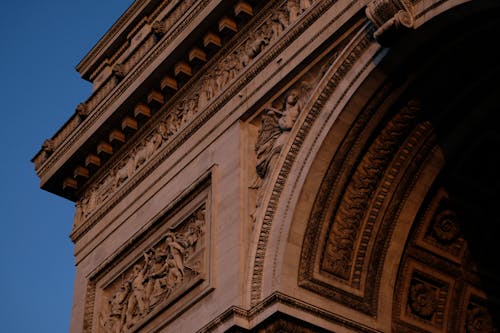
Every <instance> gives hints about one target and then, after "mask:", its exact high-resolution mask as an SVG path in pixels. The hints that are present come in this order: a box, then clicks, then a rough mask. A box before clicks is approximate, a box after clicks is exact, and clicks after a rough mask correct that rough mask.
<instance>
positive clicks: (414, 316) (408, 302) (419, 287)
mask: <svg viewBox="0 0 500 333" xmlns="http://www.w3.org/2000/svg"><path fill="white" fill-rule="evenodd" d="M458 220H459V216H458V214H457V213H456V212H455V210H454V209H453V203H452V200H451V199H450V196H449V194H448V192H447V191H446V189H445V188H444V187H442V186H436V187H435V188H433V189H432V190H431V191H430V192H429V194H428V198H427V200H426V202H425V203H424V205H423V206H422V207H421V211H420V213H419V215H418V216H417V219H416V221H415V222H414V225H413V228H412V232H411V233H410V237H409V240H408V242H407V246H406V249H405V253H404V254H403V258H402V261H401V267H400V270H399V273H398V279H397V283H396V287H395V294H394V306H393V329H394V331H397V332H460V333H472V332H497V330H496V328H495V324H494V321H493V317H492V313H494V312H492V311H496V309H498V308H499V304H500V303H499V300H496V299H494V298H491V299H489V300H488V301H487V300H486V294H485V293H484V292H483V291H482V287H481V278H480V277H479V276H478V271H477V268H476V267H475V265H474V264H473V261H471V260H472V258H471V257H470V256H469V255H468V251H467V242H466V241H465V239H464V235H463V232H462V230H461V228H460V223H458Z"/></svg>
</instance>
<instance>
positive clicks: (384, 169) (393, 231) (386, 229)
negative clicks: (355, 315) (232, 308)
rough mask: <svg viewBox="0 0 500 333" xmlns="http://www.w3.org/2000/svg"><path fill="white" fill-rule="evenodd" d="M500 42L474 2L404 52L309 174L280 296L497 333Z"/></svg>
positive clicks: (376, 73) (384, 68) (432, 326)
mask: <svg viewBox="0 0 500 333" xmlns="http://www.w3.org/2000/svg"><path fill="white" fill-rule="evenodd" d="M499 32H500V6H499V5H498V4H495V3H494V2H492V1H472V2H470V3H468V4H466V5H462V6H458V7H456V8H454V9H451V10H449V11H448V12H445V13H443V14H440V15H438V16H437V17H436V18H434V19H433V20H431V21H429V22H428V23H426V24H424V25H423V26H421V27H419V28H418V29H417V30H415V31H411V32H408V33H406V34H405V35H404V37H403V38H402V39H401V40H400V41H398V42H397V43H396V44H395V45H393V46H392V47H391V49H390V50H389V51H388V52H387V54H386V55H385V56H384V59H383V60H382V61H381V62H380V63H379V64H378V65H377V67H376V68H375V69H374V70H373V71H372V73H371V74H370V76H368V77H367V78H366V79H365V80H364V83H363V84H361V85H360V86H359V88H358V89H357V90H356V92H355V93H354V94H353V96H352V97H351V98H350V101H349V103H348V104H347V105H346V106H345V107H344V109H343V111H342V112H341V113H340V115H339V116H338V118H337V120H336V121H335V123H334V125H333V126H332V127H331V129H330V130H329V132H328V134H327V135H326V136H325V138H324V141H323V143H322V145H321V148H320V149H319V151H318V152H317V154H316V157H315V159H314V161H313V162H312V163H311V164H310V165H308V166H307V167H308V168H309V169H308V171H307V176H306V177H305V180H304V182H303V185H302V189H301V190H300V195H298V200H297V201H296V205H295V207H294V209H293V217H292V218H291V224H290V225H289V227H286V226H285V227H282V230H283V228H284V230H285V232H287V231H288V233H287V235H288V238H287V240H286V241H285V242H286V245H285V246H284V252H283V253H284V255H283V258H282V259H281V260H276V259H275V261H274V264H275V265H278V266H279V265H281V268H276V269H275V270H274V271H275V272H281V275H280V276H279V277H278V278H277V279H278V280H279V281H280V282H278V283H277V285H280V286H281V288H283V289H287V288H291V287H287V286H289V285H290V283H288V282H289V280H290V279H296V284H295V285H298V288H297V289H296V290H295V291H294V292H295V293H296V295H304V297H305V298H306V299H308V300H310V302H312V303H314V300H313V298H314V297H313V296H311V295H319V296H320V298H322V299H323V300H326V302H330V301H331V302H333V303H336V304H340V305H342V306H343V307H344V308H347V309H351V310H354V311H357V312H359V313H360V314H362V315H363V316H367V317H371V318H377V320H378V321H379V322H380V323H382V324H380V325H379V328H384V327H388V326H391V327H392V329H393V330H395V331H398V332H400V331H408V332H422V331H424V332H427V331H429V332H445V331H454V332H455V331H456V332H490V331H491V329H492V327H493V326H495V325H496V327H498V321H499V318H497V317H495V316H498V315H495V313H499V312H498V309H497V308H496V306H497V305H496V303H495V302H496V301H497V300H498V299H499V296H500V292H499V289H498V285H499V283H498V282H500V275H499V272H498V269H497V268H496V263H497V262H498V260H496V259H494V258H493V259H485V258H491V255H493V254H494V253H498V245H497V244H496V243H497V242H496V241H495V240H496V238H497V237H498V236H500V232H499V227H498V225H499V222H500V221H498V220H499V218H498V214H496V206H497V205H498V203H500V194H499V193H500V181H499V180H498V172H500V163H499V157H498V153H497V152H498V151H500V149H499V145H500V122H499V120H500V119H499V118H500V116H499V111H500V110H499V109H500V84H498V79H497V78H498V74H500V65H499V64H498V59H499V55H500V53H499V52H498V51H496V50H495V47H494V45H493V44H494V43H495V40H496V38H495V36H498V34H499ZM280 200H281V202H284V201H285V200H283V198H282V199H280ZM289 202H291V201H289ZM287 228H289V229H287ZM297 247H299V248H300V251H297V249H296V248H297ZM298 252H299V253H300V255H299V258H296V257H297V256H294V255H292V254H296V253H298ZM275 258H276V256H275ZM285 266H286V267H285ZM290 266H294V267H295V268H294V269H295V270H294V269H290V268H289V267H290ZM291 273H293V274H295V275H294V276H291ZM291 289H293V287H292V288H291ZM285 291H286V290H285ZM319 303H321V304H322V305H321V306H324V304H326V303H324V302H323V301H321V302H319ZM319 303H318V304H319ZM330 309H332V308H330ZM495 309H497V310H495ZM495 311H496V312H495ZM332 312H335V311H333V310H332ZM479 323H482V325H483V326H482V327H481V326H480V324H479ZM487 325H489V326H487ZM485 329H486V330H485ZM488 329H489V330H488Z"/></svg>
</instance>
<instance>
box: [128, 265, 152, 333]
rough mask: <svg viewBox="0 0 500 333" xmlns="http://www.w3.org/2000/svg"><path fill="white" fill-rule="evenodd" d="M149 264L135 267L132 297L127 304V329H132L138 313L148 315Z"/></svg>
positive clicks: (131, 283) (131, 282) (131, 284)
mask: <svg viewBox="0 0 500 333" xmlns="http://www.w3.org/2000/svg"><path fill="white" fill-rule="evenodd" d="M147 266H148V265H147V263H146V264H144V266H141V265H140V264H137V265H135V266H134V272H133V275H132V280H131V281H130V286H131V291H130V297H129V299H128V304H127V314H126V316H127V318H126V323H127V327H131V326H132V325H133V324H134V314H135V313H136V310H137V311H138V312H137V315H138V316H142V315H144V314H145V313H146V310H147V307H146V297H145V296H146V288H145V284H144V283H145V282H146V275H145V274H146V270H147V268H148V267H147Z"/></svg>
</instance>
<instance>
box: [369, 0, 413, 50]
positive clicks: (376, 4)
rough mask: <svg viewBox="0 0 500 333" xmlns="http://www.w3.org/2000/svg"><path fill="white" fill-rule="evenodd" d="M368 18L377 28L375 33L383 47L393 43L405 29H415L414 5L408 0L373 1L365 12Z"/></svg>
mask: <svg viewBox="0 0 500 333" xmlns="http://www.w3.org/2000/svg"><path fill="white" fill-rule="evenodd" d="M365 13H366V16H367V17H368V19H369V20H370V21H372V23H373V24H374V25H375V26H376V27H377V30H376V31H375V32H374V33H373V36H374V37H375V39H376V40H377V41H378V42H380V43H381V44H382V45H387V44H390V43H392V42H393V41H394V40H395V39H396V37H397V36H398V35H399V34H400V33H401V31H402V30H404V29H409V28H412V27H413V24H414V20H415V18H414V14H413V5H412V4H411V2H410V1H408V0H373V1H371V2H369V3H368V4H367V6H366V10H365Z"/></svg>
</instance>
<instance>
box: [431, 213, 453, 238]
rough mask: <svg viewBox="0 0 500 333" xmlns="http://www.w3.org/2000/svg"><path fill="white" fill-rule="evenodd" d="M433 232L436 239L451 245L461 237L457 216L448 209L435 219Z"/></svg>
mask: <svg viewBox="0 0 500 333" xmlns="http://www.w3.org/2000/svg"><path fill="white" fill-rule="evenodd" d="M432 231H433V233H434V235H435V236H436V238H437V239H438V240H439V241H441V242H443V243H450V242H453V241H454V240H456V239H457V237H458V236H459V235H460V226H459V224H458V221H457V214H456V213H455V212H454V211H452V210H449V209H446V210H444V211H442V212H440V213H439V214H437V215H436V216H435V217H434V224H433V225H432Z"/></svg>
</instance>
